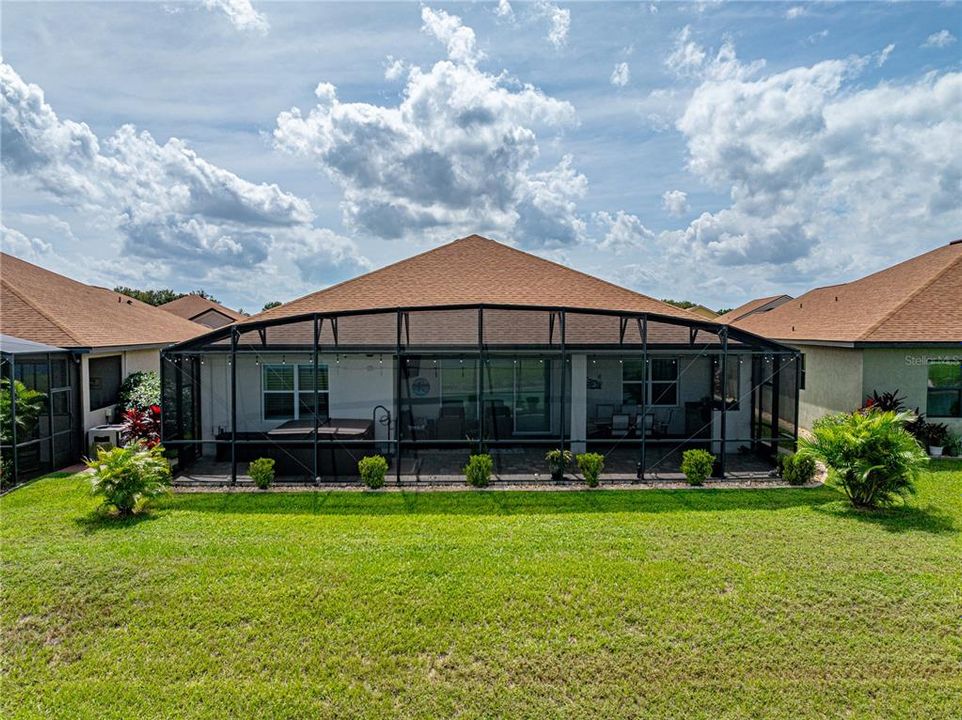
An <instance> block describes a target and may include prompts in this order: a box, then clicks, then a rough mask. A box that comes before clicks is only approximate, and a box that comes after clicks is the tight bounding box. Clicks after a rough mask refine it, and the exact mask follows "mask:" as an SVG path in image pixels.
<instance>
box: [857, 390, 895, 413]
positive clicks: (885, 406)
mask: <svg viewBox="0 0 962 720" xmlns="http://www.w3.org/2000/svg"><path fill="white" fill-rule="evenodd" d="M903 410H905V396H904V395H899V391H898V390H894V391H887V392H883V393H879V391H878V390H873V391H872V394H871V395H869V396H868V397H867V398H865V405H863V406H862V411H863V412H868V411H878V412H902V411H903Z"/></svg>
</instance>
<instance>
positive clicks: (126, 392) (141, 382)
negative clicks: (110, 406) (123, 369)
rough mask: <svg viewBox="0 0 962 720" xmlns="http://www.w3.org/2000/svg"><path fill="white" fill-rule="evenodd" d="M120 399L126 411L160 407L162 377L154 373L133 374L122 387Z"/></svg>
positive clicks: (125, 380) (121, 405)
mask: <svg viewBox="0 0 962 720" xmlns="http://www.w3.org/2000/svg"><path fill="white" fill-rule="evenodd" d="M119 398H120V407H121V408H123V409H124V410H147V409H148V408H149V407H151V406H152V405H160V376H159V375H158V374H157V373H155V372H153V371H147V372H135V373H131V374H130V375H128V376H127V377H126V378H125V379H124V381H123V383H121V385H120V393H119Z"/></svg>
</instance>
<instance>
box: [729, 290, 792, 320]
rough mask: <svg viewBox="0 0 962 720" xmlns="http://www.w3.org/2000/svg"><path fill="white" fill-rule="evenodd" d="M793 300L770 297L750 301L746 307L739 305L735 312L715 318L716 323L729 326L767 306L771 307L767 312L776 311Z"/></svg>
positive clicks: (787, 296) (788, 297) (776, 296)
mask: <svg viewBox="0 0 962 720" xmlns="http://www.w3.org/2000/svg"><path fill="white" fill-rule="evenodd" d="M791 299H792V296H791V295H769V296H768V297H761V298H755V299H754V300H749V301H748V302H747V303H745V304H744V305H739V306H738V307H737V308H735V309H734V310H729V311H728V312H727V313H723V314H721V315H719V316H718V317H717V318H715V322H719V323H723V324H725V325H728V324H729V323H733V322H735V321H736V320H741V319H742V318H744V317H747V316H748V315H753V314H755V313H756V312H759V311H762V310H763V309H766V308H765V306H766V305H771V306H772V307H771V308H767V310H774V309H775V308H776V307H778V306H779V305H781V304H783V303H786V302H788V301H789V300H791Z"/></svg>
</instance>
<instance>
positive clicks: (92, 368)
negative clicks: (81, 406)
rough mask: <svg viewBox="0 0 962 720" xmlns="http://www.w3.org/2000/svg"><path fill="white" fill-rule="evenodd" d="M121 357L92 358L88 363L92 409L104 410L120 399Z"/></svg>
mask: <svg viewBox="0 0 962 720" xmlns="http://www.w3.org/2000/svg"><path fill="white" fill-rule="evenodd" d="M120 365H121V363H120V355H112V356H110V357H101V358H90V361H89V363H88V375H89V382H88V385H89V389H90V409H91V410H92V411H93V410H102V409H103V408H105V407H110V406H111V405H116V404H117V401H118V400H119V399H120V382H121V377H120V376H121V367H120Z"/></svg>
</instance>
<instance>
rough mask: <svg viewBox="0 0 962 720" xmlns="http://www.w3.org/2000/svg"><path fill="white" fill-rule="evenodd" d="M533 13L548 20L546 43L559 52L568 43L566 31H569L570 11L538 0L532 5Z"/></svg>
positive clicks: (546, 0)
mask: <svg viewBox="0 0 962 720" xmlns="http://www.w3.org/2000/svg"><path fill="white" fill-rule="evenodd" d="M534 10H535V12H536V13H537V14H538V15H540V16H542V17H544V18H546V19H547V20H548V42H550V43H551V44H552V45H554V46H555V49H558V50H560V49H561V48H563V47H564V46H565V45H566V44H567V42H568V31H569V30H570V29H571V11H570V10H566V9H564V8H560V7H558V5H556V4H555V3H553V2H549V0H538V1H537V2H536V3H535V4H534Z"/></svg>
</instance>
